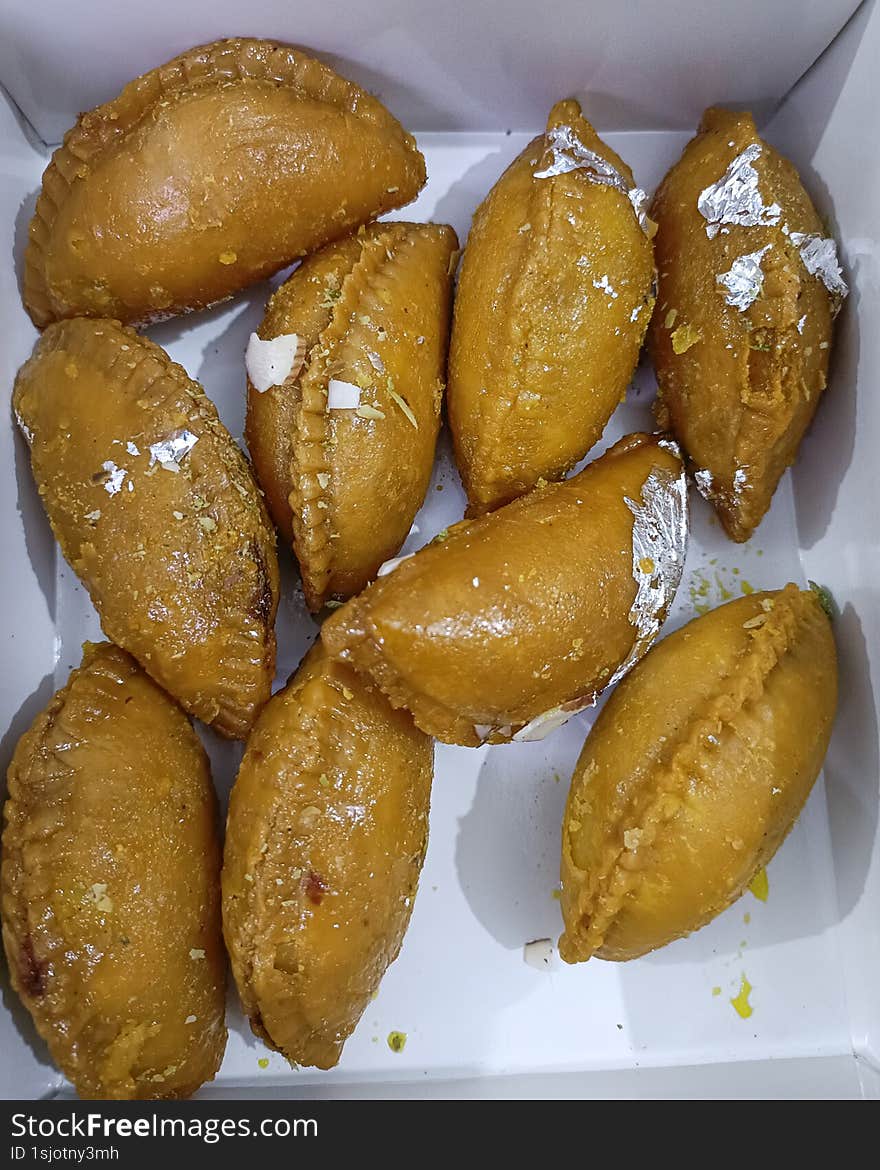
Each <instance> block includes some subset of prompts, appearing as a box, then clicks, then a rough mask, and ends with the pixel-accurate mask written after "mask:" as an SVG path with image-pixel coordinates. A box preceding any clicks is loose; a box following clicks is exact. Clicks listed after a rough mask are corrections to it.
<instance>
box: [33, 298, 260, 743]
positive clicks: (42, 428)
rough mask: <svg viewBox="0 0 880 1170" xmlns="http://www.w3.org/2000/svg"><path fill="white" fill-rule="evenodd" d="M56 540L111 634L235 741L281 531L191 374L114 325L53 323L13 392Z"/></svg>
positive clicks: (251, 687) (255, 705) (254, 678)
mask: <svg viewBox="0 0 880 1170" xmlns="http://www.w3.org/2000/svg"><path fill="white" fill-rule="evenodd" d="M13 398H14V404H15V411H16V414H17V417H18V421H19V424H20V425H21V428H22V430H23V431H24V433H25V436H26V438H27V440H28V442H29V443H30V447H31V465H32V467H33V472H34V478H35V479H36V481H37V488H38V490H39V493H40V497H41V499H42V501H43V505H44V506H45V508H46V512H47V513H48V516H49V521H50V523H51V525H52V530H53V532H54V533H55V536H56V537H57V538H58V542H59V544H60V545H61V550H62V552H63V553H64V555H65V557H66V558H67V560H68V561H69V562H70V564H71V566H72V567H73V569H74V570H75V571H76V573H77V575H78V576H79V577H80V578H81V580H82V581H83V583H84V585H85V586H86V588H87V589H88V591H89V594H90V595H91V598H92V601H93V602H94V605H95V608H96V609H97V611H98V614H99V615H100V618H101V626H102V629H103V630H104V633H105V634H106V635H107V637H108V638H112V640H113V641H114V642H116V643H117V645H119V646H122V647H123V648H124V649H125V650H128V651H129V653H131V654H133V655H134V656H135V658H137V659H138V661H139V662H140V663H141V665H142V666H143V667H144V669H145V670H146V671H147V673H148V674H150V675H152V676H153V678H154V679H155V680H156V681H157V682H158V683H160V684H161V685H162V686H163V687H164V688H165V689H166V690H167V691H169V692H170V693H171V694H172V695H174V697H175V698H176V699H178V701H179V702H180V703H181V704H182V705H183V706H184V707H185V708H186V710H187V711H190V712H191V713H192V714H193V715H197V716H198V717H199V719H202V720H204V721H205V722H206V723H210V724H212V726H213V727H215V728H216V730H217V731H219V732H221V733H222V734H223V735H227V736H232V737H235V738H238V739H242V738H244V737H245V736H246V735H247V733H248V731H249V729H250V726H251V724H252V723H253V721H254V718H255V717H256V714H257V712H258V711H259V709H260V707H261V706H262V705H263V703H265V701H266V700H267V699H268V698H269V693H270V688H271V685H272V679H273V677H274V673H275V632H274V623H275V610H276V607H277V605H278V564H277V560H276V556H275V538H274V533H273V531H272V528H271V525H270V523H269V518H268V516H267V515H266V510H265V508H264V506H263V501H262V499H261V497H260V493H259V489H258V488H257V486H256V484H255V483H254V481H253V478H252V476H251V473H250V469H249V467H248V464H247V460H246V459H245V458H244V456H243V455H242V453H241V451H240V450H239V449H238V447H237V445H236V444H235V442H234V441H233V439H232V437H231V436H230V434H229V432H228V431H227V430H226V428H225V427H224V426H223V425H222V423H221V422H220V420H219V419H218V418H217V411H216V410H215V409H214V406H213V404H212V403H211V402H210V400H209V399H208V398H207V397H206V396H205V393H204V391H203V390H202V388H201V387H200V386H199V384H198V383H197V382H193V381H191V379H190V378H188V377H187V375H186V372H185V371H184V370H183V369H182V367H181V366H178V365H175V364H174V362H172V361H171V359H170V358H169V357H168V355H167V354H166V353H165V352H164V350H162V349H160V348H159V346H158V345H154V344H153V343H152V342H151V341H147V340H146V338H143V337H139V336H138V334H137V333H135V332H134V330H132V329H127V328H123V327H122V326H120V325H119V324H118V322H116V321H91V320H87V319H85V318H80V319H76V320H73V321H63V322H60V323H59V324H57V325H53V326H50V328H48V329H47V330H46V332H45V333H44V334H43V335H42V337H41V338H40V340H39V341H38V342H37V345H36V347H35V349H34V353H33V356H32V357H31V358H30V360H29V361H27V362H26V363H25V364H24V365H23V366H22V368H21V369H20V370H19V373H18V377H17V378H16V380H15V392H14V395H13Z"/></svg>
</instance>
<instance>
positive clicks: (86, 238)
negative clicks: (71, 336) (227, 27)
mask: <svg viewBox="0 0 880 1170" xmlns="http://www.w3.org/2000/svg"><path fill="white" fill-rule="evenodd" d="M424 182H425V161H424V159H423V158H422V155H421V154H420V153H419V151H418V150H417V148H416V145H415V141H414V140H413V138H412V137H411V135H409V134H407V133H406V132H405V131H404V130H403V128H402V127H401V126H400V124H399V123H398V122H397V121H396V119H395V118H393V117H392V116H391V114H389V112H388V111H387V110H386V109H385V107H384V106H383V105H382V104H381V102H379V101H377V100H376V99H375V98H373V97H370V96H369V95H368V94H366V93H364V91H363V90H362V89H359V88H358V86H356V85H353V84H352V83H351V82H350V81H346V80H345V79H344V78H342V77H339V76H338V75H337V74H336V73H334V72H333V70H332V69H330V68H329V67H328V66H326V65H323V64H321V63H320V62H319V61H315V60H314V59H312V58H311V57H308V56H306V54H305V53H303V52H301V51H300V50H299V49H294V48H291V47H290V46H289V45H280V44H277V43H275V42H274V41H264V40H252V39H247V38H237V39H233V40H225V41H216V42H215V43H213V44H210V45H204V46H202V47H200V48H196V49H191V50H190V51H189V52H186V53H183V54H182V55H181V56H179V57H175V58H174V60H173V61H169V62H168V64H166V65H163V66H161V67H160V68H158V69H153V70H152V71H151V72H149V73H145V74H144V75H143V77H139V78H137V80H135V81H132V82H131V84H130V85H127V86H126V87H125V89H124V90H123V91H122V92H121V93H120V94H119V96H118V97H116V98H114V100H113V101H111V102H108V103H107V104H106V105H103V106H99V107H98V108H97V109H95V110H91V111H90V112H89V113H87V114H82V115H81V116H80V118H79V120H78V122H77V124H76V125H75V126H74V127H73V129H72V130H70V131H69V132H68V133H67V135H66V136H65V138H64V143H63V145H62V146H61V147H60V149H59V150H57V151H56V152H55V154H54V155H53V158H52V162H51V163H50V165H49V167H48V169H47V171H46V173H45V175H44V176H43V188H42V191H41V193H40V197H39V199H38V201H37V207H36V212H35V215H34V218H33V220H32V222H31V227H30V240H29V244H28V249H27V253H26V256H25V282H24V300H25V305H26V307H27V309H28V312H29V313H30V315H31V317H32V318H33V321H34V323H35V324H36V325H37V326H38V327H40V328H42V327H43V326H44V325H47V324H48V323H49V322H50V321H55V320H58V319H59V318H61V317H76V316H88V317H118V318H119V319H120V320H121V321H125V322H128V323H142V324H146V323H148V322H150V321H157V320H160V319H161V318H163V317H170V316H173V315H175V314H177V313H183V312H186V311H188V310H190V309H202V308H204V307H205V306H206V305H211V304H214V303H215V302H217V301H220V300H223V299H224V298H226V297H228V296H231V295H232V294H233V293H235V292H238V291H239V289H242V288H245V287H246V286H247V285H249V284H252V283H253V282H254V281H257V280H262V279H263V278H264V277H266V276H269V275H271V274H272V273H273V272H277V271H279V270H280V269H281V268H284V267H285V265H287V264H289V263H290V262H291V261H293V260H295V259H297V258H298V257H299V256H303V255H305V254H306V253H307V252H311V251H313V250H314V249H315V248H319V247H320V246H321V245H322V244H325V243H327V242H328V241H329V240H333V239H336V238H338V237H339V236H342V235H344V234H345V233H346V232H349V231H351V230H352V229H353V228H356V227H357V226H358V224H361V223H367V222H369V221H370V220H372V219H374V218H375V217H376V216H378V215H381V214H383V213H384V212H386V211H390V210H391V209H392V208H395V207H401V206H403V204H405V203H408V202H409V201H410V200H411V199H414V198H415V196H416V194H417V193H418V191H419V189H420V188H421V187H422V185H423V184H424Z"/></svg>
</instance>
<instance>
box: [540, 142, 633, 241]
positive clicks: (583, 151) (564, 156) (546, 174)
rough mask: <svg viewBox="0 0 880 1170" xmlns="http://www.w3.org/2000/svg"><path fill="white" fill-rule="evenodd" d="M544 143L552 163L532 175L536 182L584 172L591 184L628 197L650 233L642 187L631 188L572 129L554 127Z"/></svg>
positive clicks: (612, 167) (613, 167) (618, 173)
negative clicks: (556, 176) (570, 173)
mask: <svg viewBox="0 0 880 1170" xmlns="http://www.w3.org/2000/svg"><path fill="white" fill-rule="evenodd" d="M544 141H545V143H546V149H547V150H549V151H550V156H551V160H552V161H551V162H550V165H549V166H547V167H545V168H544V169H543V170H542V171H535V172H533V173H534V177H535V178H536V179H552V178H553V177H554V175H567V174H568V173H569V171H583V172H584V177H585V178H586V179H588V180H589V182H591V183H597V184H599V185H600V186H603V187H613V188H614V189H615V190H616V191H620V192H621V194H623V195H625V196H626V197H627V199H628V200H629V201H630V203H631V204H632V209H633V211H634V212H635V216H636V219H637V220H638V222H639V227H640V228H641V229H642V231H643V232H644V233H645V234H646V235H647V234H648V214H647V210H646V208H647V204H648V196H647V194H646V193H645V192H644V191H643V190H642V189H641V187H630V186H629V184H628V183H627V181H626V179H624V177H623V175H622V174H621V173H620V171H619V170H618V169H617V167H615V166H612V165H611V163H610V162H608V160H607V159H604V158H602V156H601V155H600V154H596V152H595V151H594V150H590V148H589V147H588V146H584V144H583V142H581V140H580V139H579V138H578V136H577V135H576V134H575V132H574V130H573V128H572V127H571V126H554V127H553V129H552V130H548V131H547V132H546V134H545V135H544Z"/></svg>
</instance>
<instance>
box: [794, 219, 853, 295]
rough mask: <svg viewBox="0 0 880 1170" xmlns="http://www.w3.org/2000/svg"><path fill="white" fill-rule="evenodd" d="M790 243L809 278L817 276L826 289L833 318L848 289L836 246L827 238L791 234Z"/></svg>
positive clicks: (799, 233)
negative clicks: (798, 254)
mask: <svg viewBox="0 0 880 1170" xmlns="http://www.w3.org/2000/svg"><path fill="white" fill-rule="evenodd" d="M791 242H792V243H793V244H794V246H795V247H796V248H797V250H798V252H799V253H800V257H801V260H803V262H804V267H805V268H806V270H807V272H809V274H810V275H811V276H817V277H818V278H819V280H821V281H822V283H823V284H824V285H825V287H826V288H827V289H828V293H829V295H830V297H831V311H832V313H833V314H835V316H836V315H837V313H839V312H840V306H841V305H842V304H843V302H844V300H845V299H846V297H847V296H849V287H848V285H847V283H846V281H845V280H844V279H843V273H842V272H841V269H840V261H839V260H838V258H837V244H836V243H835V242H834V240H832V239H831V238H830V237H828V236H819V235H815V234H807V233H805V232H791Z"/></svg>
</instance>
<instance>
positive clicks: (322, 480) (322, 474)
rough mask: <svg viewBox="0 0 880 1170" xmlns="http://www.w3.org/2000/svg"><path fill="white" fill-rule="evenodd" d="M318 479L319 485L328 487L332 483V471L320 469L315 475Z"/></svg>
mask: <svg viewBox="0 0 880 1170" xmlns="http://www.w3.org/2000/svg"><path fill="white" fill-rule="evenodd" d="M315 478H316V479H317V481H318V487H320V488H327V487H329V485H330V473H329V472H328V471H319V472H318V474H317V476H316V477H315Z"/></svg>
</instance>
